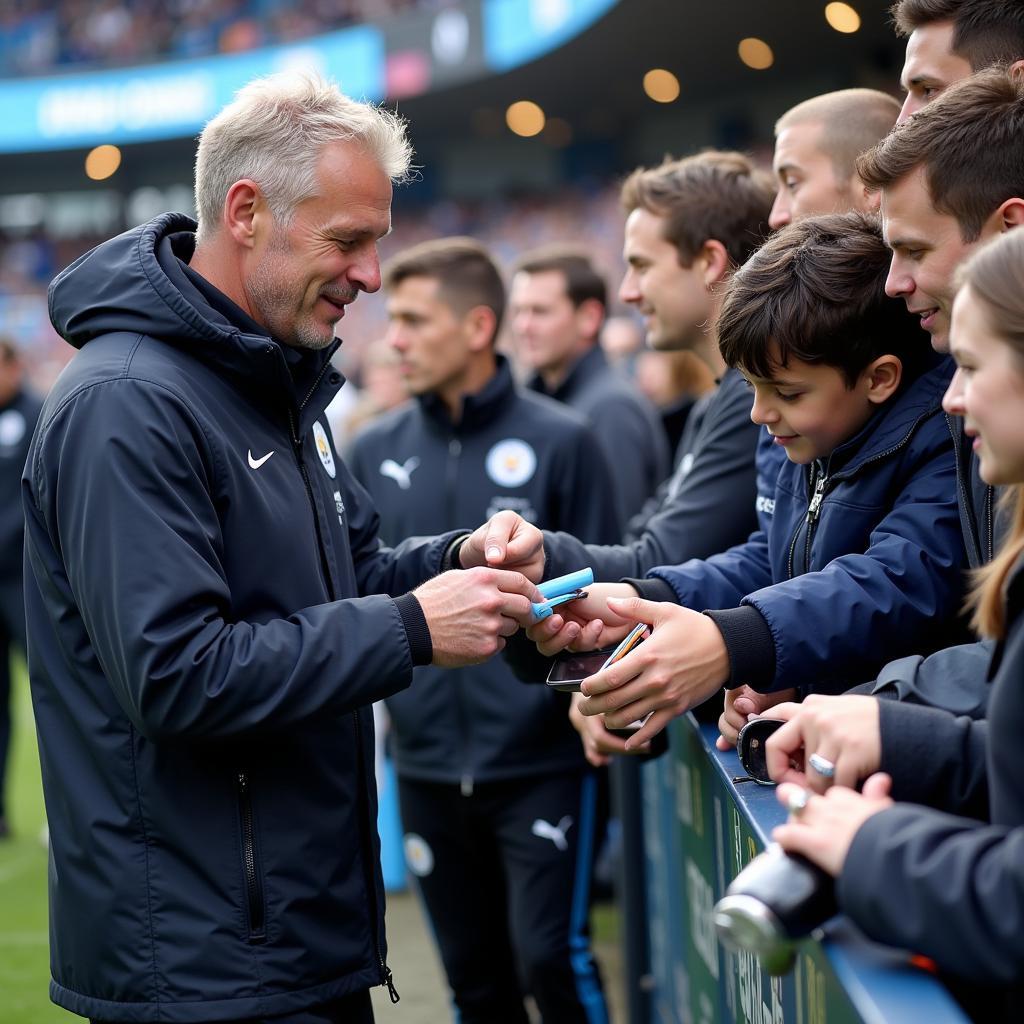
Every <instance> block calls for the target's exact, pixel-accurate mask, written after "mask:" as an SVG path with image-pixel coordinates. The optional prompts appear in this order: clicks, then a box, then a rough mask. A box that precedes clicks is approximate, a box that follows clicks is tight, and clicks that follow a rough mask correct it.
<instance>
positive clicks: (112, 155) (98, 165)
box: [85, 146, 121, 181]
mask: <svg viewBox="0 0 1024 1024" xmlns="http://www.w3.org/2000/svg"><path fill="white" fill-rule="evenodd" d="M120 166H121V150H119V149H118V148H117V146H97V147H96V148H95V149H92V150H90V151H89V155H88V156H87V157H86V158H85V173H86V175H87V176H88V177H90V178H92V180H93V181H103V180H104V179H106V178H109V177H110V176H111V175H112V174H113V173H114V171H116V170H117V169H118V167H120Z"/></svg>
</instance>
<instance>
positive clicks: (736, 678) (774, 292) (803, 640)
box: [564, 214, 964, 744]
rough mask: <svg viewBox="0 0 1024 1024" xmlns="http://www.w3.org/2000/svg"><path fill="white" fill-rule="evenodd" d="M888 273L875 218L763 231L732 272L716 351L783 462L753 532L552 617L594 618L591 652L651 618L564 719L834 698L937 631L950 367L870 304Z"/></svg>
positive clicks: (909, 322)
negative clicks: (744, 689) (602, 629)
mask: <svg viewBox="0 0 1024 1024" xmlns="http://www.w3.org/2000/svg"><path fill="white" fill-rule="evenodd" d="M888 262H889V259H888V250H887V248H886V246H885V244H884V242H883V240H882V235H881V231H880V229H879V226H878V224H877V222H876V221H874V220H872V219H871V218H867V217H865V216H864V215H862V214H844V215H833V216H829V217H817V218H810V219H808V220H805V221H802V222H800V223H799V224H795V225H792V226H791V227H789V228H787V229H785V230H783V231H782V232H780V233H779V234H778V235H776V236H775V237H774V238H772V239H771V240H770V241H768V242H767V243H765V245H764V246H763V247H762V248H761V249H760V250H759V251H758V252H757V253H755V254H754V256H752V257H751V259H750V260H749V261H748V262H747V264H746V265H745V266H744V267H743V268H742V269H741V270H740V271H738V272H737V273H736V275H735V276H734V278H733V282H732V285H731V287H730V290H729V295H728V296H727V298H726V301H725V304H724V306H723V310H722V316H721V318H720V320H719V336H720V343H721V347H722V353H723V356H724V357H725V358H726V360H727V361H728V362H729V364H730V365H733V366H738V367H741V368H742V371H743V373H744V375H745V376H746V377H747V379H748V380H750V381H751V383H752V386H753V390H754V402H753V409H752V411H751V418H752V419H753V420H755V421H756V422H758V423H762V424H764V425H766V426H767V427H768V429H769V431H771V433H772V435H773V437H774V439H775V443H776V445H777V446H779V447H781V448H783V449H784V450H785V452H786V455H787V457H788V460H789V461H788V462H787V464H786V465H785V466H784V467H783V469H782V471H781V472H780V474H779V477H778V481H777V484H776V489H775V511H774V515H773V516H772V521H771V525H770V527H769V529H768V531H767V532H766V533H758V534H755V535H754V536H753V537H751V539H750V540H749V541H747V543H745V544H743V545H740V546H738V547H736V548H733V549H731V550H730V551H727V552H725V553H723V554H721V555H716V556H713V557H711V558H709V559H706V560H703V561H699V560H692V561H689V562H686V563H683V564H682V565H677V566H665V567H660V568H656V569H654V570H653V571H652V572H650V573H649V574H648V577H647V578H646V579H644V580H633V581H630V582H629V583H621V584H604V585H600V586H596V587H594V588H591V589H590V591H589V595H590V596H589V597H588V598H587V599H586V600H585V601H581V602H579V603H578V606H574V608H573V609H572V610H571V611H567V612H565V613H564V614H565V616H572V617H576V618H579V619H580V620H581V621H582V620H583V619H584V618H586V617H589V616H594V617H596V616H598V615H601V617H602V618H604V619H605V620H606V622H607V623H609V624H610V626H611V628H610V629H608V630H607V632H609V633H610V636H608V640H610V641H614V640H616V639H617V638H618V633H621V632H624V631H626V630H627V628H629V627H631V626H632V625H633V624H634V623H635V622H638V621H642V622H647V623H649V624H651V625H652V626H653V633H652V635H651V638H650V639H649V640H648V641H647V642H646V643H645V644H643V645H642V646H641V647H640V648H639V649H638V650H636V651H634V652H633V653H632V654H630V655H627V656H626V657H625V658H622V659H621V660H620V661H619V662H618V663H617V664H616V665H615V666H613V667H612V668H610V669H607V670H604V671H603V672H601V673H599V674H597V675H595V676H594V677H592V678H591V679H590V680H589V681H587V682H585V683H584V684H583V690H584V692H585V693H586V694H587V695H588V699H587V700H585V701H583V702H581V706H580V710H581V711H582V712H583V714H584V715H598V714H605V713H608V714H605V723H606V724H608V725H611V726H612V727H615V728H623V727H624V726H625V725H626V724H628V723H629V722H632V721H634V720H636V719H640V718H644V717H645V716H647V715H648V714H650V713H651V712H654V714H653V715H652V717H651V719H650V721H649V722H647V724H646V725H645V726H644V728H643V729H642V730H640V731H639V732H638V734H637V738H636V739H635V740H631V741H630V743H631V744H633V743H640V742H643V740H644V739H646V738H649V737H650V736H652V735H654V734H655V733H656V732H658V731H659V730H660V729H662V728H664V727H665V725H667V724H668V722H669V721H671V719H672V718H673V717H675V715H677V714H681V713H682V712H684V711H686V710H688V709H689V708H690V707H692V706H694V705H696V704H698V703H700V702H701V701H702V700H705V699H706V698H708V697H709V696H710V695H711V694H712V693H714V692H715V691H716V690H717V689H718V688H720V687H721V686H723V685H724V686H726V687H728V688H730V689H732V688H735V687H737V686H739V685H740V684H743V683H745V684H748V685H749V686H751V687H753V688H754V689H755V690H759V691H779V690H784V689H790V688H799V689H801V690H803V691H804V692H809V691H811V690H816V691H825V692H836V691H838V690H843V689H846V688H848V687H849V686H850V685H851V682H856V681H857V680H858V679H862V678H864V677H865V676H866V675H868V674H869V673H870V672H871V671H872V670H873V669H875V670H877V668H878V667H879V666H880V665H882V664H884V663H885V661H886V660H888V659H889V658H891V657H892V656H893V655H896V654H902V653H906V652H908V651H913V650H917V649H920V648H925V649H927V648H928V647H929V646H931V647H932V648H935V647H938V646H940V645H941V644H942V643H943V642H944V641H946V639H947V637H948V635H949V632H950V630H951V629H952V628H954V620H955V616H956V613H957V610H958V608H959V604H960V595H961V579H960V571H959V570H960V567H961V565H962V563H963V557H964V556H963V545H962V542H961V539H960V531H959V518H958V516H957V508H956V492H955V487H954V479H955V469H954V464H953V449H952V442H951V440H950V437H949V432H948V430H947V428H946V424H945V422H944V420H943V418H942V410H941V407H940V399H941V396H942V393H943V392H944V390H945V387H946V383H947V382H948V380H949V377H950V374H951V365H950V361H949V360H948V359H940V358H939V357H937V356H935V355H934V354H933V353H931V352H930V351H929V349H928V347H927V346H926V345H924V344H922V338H921V332H920V328H919V325H918V324H917V322H916V320H915V319H914V318H913V317H911V316H910V314H908V312H907V311H906V310H905V309H904V308H903V306H902V304H901V303H900V302H898V301H897V300H894V299H890V298H888V297H886V295H885V293H884V286H885V280H886V272H887V268H888ZM637 594H639V595H640V598H643V600H641V599H639V598H637V597H636V595H637ZM629 595H632V600H622V598H624V597H628V596H629ZM610 597H617V598H619V599H618V600H615V601H611V602H609V600H608V599H609V598H610ZM602 606H603V614H602ZM680 606H682V607H680ZM700 609H717V610H712V611H708V612H706V613H704V614H700V613H699V610H700ZM619 623H622V624H621V625H619Z"/></svg>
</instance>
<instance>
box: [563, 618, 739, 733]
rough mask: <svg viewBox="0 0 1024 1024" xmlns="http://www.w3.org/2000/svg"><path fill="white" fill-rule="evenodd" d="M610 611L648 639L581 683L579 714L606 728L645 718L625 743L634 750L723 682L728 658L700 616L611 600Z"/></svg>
mask: <svg viewBox="0 0 1024 1024" xmlns="http://www.w3.org/2000/svg"><path fill="white" fill-rule="evenodd" d="M609 604H610V605H611V608H612V611H614V612H615V613H616V614H618V615H620V616H621V617H622V618H623V619H625V620H627V622H629V623H630V624H632V623H635V622H646V623H647V624H648V625H649V626H651V636H650V638H649V639H647V640H646V641H644V643H642V644H639V645H638V646H637V647H636V648H635V649H634V650H633V651H631V652H630V653H629V654H627V655H626V656H625V657H624V658H622V659H620V660H619V661H617V662H616V663H615V664H614V665H611V666H609V667H608V668H606V669H603V670H602V671H600V672H598V673H596V674H595V675H592V676H590V677H589V678H588V679H584V680H583V683H582V691H583V693H584V694H586V695H587V696H588V697H589V698H590V699H589V700H588V701H586V702H584V703H581V705H580V711H581V712H582V713H583V714H584V715H601V714H603V715H604V716H605V725H606V726H608V728H610V729H624V728H626V726H628V725H629V724H630V723H631V722H635V721H637V720H639V719H643V718H645V717H646V716H647V715H648V714H650V716H651V717H650V718H649V719H647V722H646V723H645V724H644V726H643V728H642V729H638V730H637V731H636V734H635V735H634V736H632V737H631V738H630V739H628V740H627V741H626V749H627V750H629V751H632V750H635V749H636V748H637V747H639V746H640V745H641V744H643V743H644V742H646V741H647V740H649V739H651V737H652V736H656V735H657V734H658V733H659V732H661V730H662V729H664V728H665V726H667V725H668V723H669V722H671V721H672V719H673V718H675V717H676V716H677V715H681V714H683V713H684V712H685V711H689V710H690V708H692V707H694V706H695V705H697V704H700V703H701V702H702V701H705V700H707V699H708V697H710V696H711V695H712V694H713V693H714V692H715V691H716V690H717V689H719V687H721V686H722V685H724V683H725V681H726V680H727V679H728V678H729V654H728V651H727V650H726V647H725V641H724V640H723V639H722V634H721V633H720V632H719V631H718V627H717V626H716V625H715V624H714V622H713V621H712V620H711V619H709V618H708V617H707V616H706V615H701V614H700V613H699V612H695V611H691V610H690V609H689V608H682V607H680V606H679V605H677V604H670V603H668V602H665V601H642V600H640V598H632V599H630V600H619V599H614V598H613V599H611V600H610V601H609Z"/></svg>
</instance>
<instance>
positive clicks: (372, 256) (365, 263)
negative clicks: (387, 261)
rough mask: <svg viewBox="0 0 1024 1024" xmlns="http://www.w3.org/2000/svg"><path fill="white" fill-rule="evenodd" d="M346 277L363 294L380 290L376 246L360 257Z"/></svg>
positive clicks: (378, 261)
mask: <svg viewBox="0 0 1024 1024" xmlns="http://www.w3.org/2000/svg"><path fill="white" fill-rule="evenodd" d="M346 277H347V278H348V280H349V281H350V282H351V283H352V284H354V285H355V286H356V287H357V288H359V289H361V290H362V291H364V292H370V293H372V292H375V291H379V290H380V284H381V278H380V256H379V255H378V253H377V246H376V245H374V246H373V247H372V248H371V249H370V250H369V251H367V252H366V253H364V254H362V255H360V257H359V258H358V259H357V260H356V261H355V262H354V263H353V264H352V265H351V266H350V267H349V269H348V273H347V274H346Z"/></svg>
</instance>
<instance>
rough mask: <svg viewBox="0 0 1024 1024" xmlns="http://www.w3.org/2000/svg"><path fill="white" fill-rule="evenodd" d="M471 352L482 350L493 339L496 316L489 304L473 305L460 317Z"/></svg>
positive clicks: (490, 344) (489, 345)
mask: <svg viewBox="0 0 1024 1024" xmlns="http://www.w3.org/2000/svg"><path fill="white" fill-rule="evenodd" d="M462 324H463V327H464V329H465V331H466V337H467V339H468V340H469V349H470V351H471V352H483V351H484V349H488V348H490V347H491V346H492V345H493V344H494V341H495V334H496V333H497V332H496V331H495V327H496V326H497V318H496V317H495V315H494V310H493V309H491V307H490V306H474V307H473V308H472V309H471V310H470V311H469V312H468V313H467V314H466V315H465V316H464V317H463V319H462Z"/></svg>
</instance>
